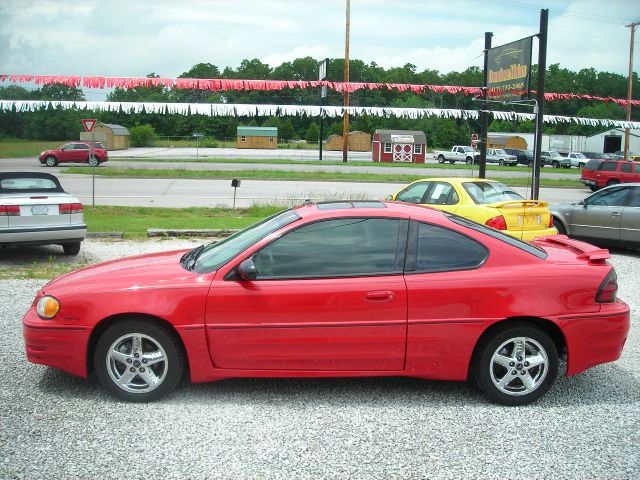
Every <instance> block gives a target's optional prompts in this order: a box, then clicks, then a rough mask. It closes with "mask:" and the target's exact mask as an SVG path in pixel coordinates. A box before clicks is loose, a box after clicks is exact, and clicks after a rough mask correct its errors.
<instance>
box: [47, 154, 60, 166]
mask: <svg viewBox="0 0 640 480" xmlns="http://www.w3.org/2000/svg"><path fill="white" fill-rule="evenodd" d="M44 164H45V165H46V166H47V167H55V166H56V165H58V160H56V157H53V156H51V155H49V156H48V157H47V158H45V159H44Z"/></svg>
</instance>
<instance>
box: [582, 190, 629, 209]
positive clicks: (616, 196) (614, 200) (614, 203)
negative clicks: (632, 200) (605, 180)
mask: <svg viewBox="0 0 640 480" xmlns="http://www.w3.org/2000/svg"><path fill="white" fill-rule="evenodd" d="M629 190H630V189H629V188H627V187H617V188H608V189H606V190H603V191H602V192H598V193H594V194H593V195H591V196H590V197H589V198H587V199H586V200H585V203H586V204H587V205H597V206H600V207H623V206H625V205H626V204H627V197H628V196H629Z"/></svg>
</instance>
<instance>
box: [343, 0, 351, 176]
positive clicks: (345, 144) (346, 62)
mask: <svg viewBox="0 0 640 480" xmlns="http://www.w3.org/2000/svg"><path fill="white" fill-rule="evenodd" d="M350 10H351V2H350V0H347V22H346V23H347V27H346V33H345V42H344V83H345V91H344V116H343V122H342V161H343V162H344V163H347V152H348V150H349V112H348V110H347V107H349V92H348V90H347V89H346V86H347V85H346V84H348V83H349V16H350Z"/></svg>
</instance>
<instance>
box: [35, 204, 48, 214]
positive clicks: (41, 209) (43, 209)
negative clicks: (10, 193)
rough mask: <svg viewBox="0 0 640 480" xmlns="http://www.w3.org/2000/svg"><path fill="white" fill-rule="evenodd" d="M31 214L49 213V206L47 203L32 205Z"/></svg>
mask: <svg viewBox="0 0 640 480" xmlns="http://www.w3.org/2000/svg"><path fill="white" fill-rule="evenodd" d="M31 215H49V207H48V206H47V205H34V206H33V207H31Z"/></svg>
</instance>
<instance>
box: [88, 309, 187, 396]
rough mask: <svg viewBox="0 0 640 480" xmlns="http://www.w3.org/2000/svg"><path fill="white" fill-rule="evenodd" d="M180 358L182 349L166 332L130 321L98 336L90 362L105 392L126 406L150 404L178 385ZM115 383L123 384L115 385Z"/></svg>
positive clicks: (141, 321)
mask: <svg viewBox="0 0 640 480" xmlns="http://www.w3.org/2000/svg"><path fill="white" fill-rule="evenodd" d="M184 358H185V355H184V352H183V349H182V345H181V344H180V342H179V341H178V339H177V338H176V337H175V336H174V335H173V333H172V332H170V331H169V330H168V329H166V328H164V327H163V326H162V325H160V324H157V323H155V322H153V321H150V320H145V319H131V320H123V321H120V322H118V323H116V324H114V325H112V326H111V327H109V328H108V329H107V330H106V331H105V332H104V333H103V334H102V335H101V337H100V339H99V340H98V344H97V345H96V349H95V352H94V356H93V361H94V367H95V371H96V375H97V377H98V380H99V381H100V383H101V384H102V386H103V387H104V388H105V389H107V390H108V391H110V392H111V393H113V394H114V395H115V396H117V397H119V398H121V399H124V400H127V401H130V402H151V401H154V400H157V399H159V398H161V397H162V396H164V395H166V394H168V393H169V392H171V391H172V390H173V389H174V388H175V387H176V385H177V384H178V383H179V382H180V380H181V379H182V376H183V373H184V365H185V360H184ZM151 361H153V362H154V363H153V364H151V363H149V362H151ZM118 379H119V380H122V382H123V383H124V382H125V381H126V384H124V385H120V384H118V383H117V381H116V380H118ZM155 382H157V383H156V384H155V385H154V384H153V383H155Z"/></svg>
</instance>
